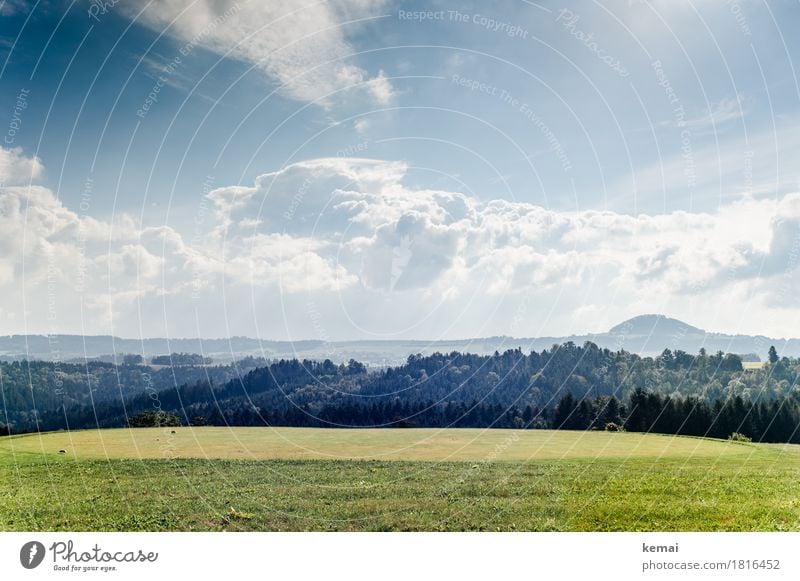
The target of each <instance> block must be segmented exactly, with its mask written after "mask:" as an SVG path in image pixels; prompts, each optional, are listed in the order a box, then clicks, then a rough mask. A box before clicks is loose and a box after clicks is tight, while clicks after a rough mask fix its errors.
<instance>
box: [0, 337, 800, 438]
mask: <svg viewBox="0 0 800 581" xmlns="http://www.w3.org/2000/svg"><path fill="white" fill-rule="evenodd" d="M768 359H769V360H768V362H766V363H765V364H764V365H763V366H761V367H760V368H750V369H745V368H744V367H743V365H742V359H741V357H740V356H738V355H735V354H730V353H728V354H725V353H722V352H717V353H714V354H708V353H706V352H705V351H704V350H701V351H700V352H699V353H698V354H696V355H691V354H688V353H685V352H683V351H671V350H668V349H667V350H664V352H663V353H662V354H661V355H659V356H658V357H641V356H639V355H636V354H634V353H630V352H627V351H624V350H618V351H612V350H609V349H601V348H599V347H597V346H596V345H594V344H593V343H591V342H587V343H585V344H584V345H582V346H578V345H575V344H574V343H570V342H567V343H564V344H561V345H554V346H553V347H552V348H551V349H547V350H543V351H541V352H536V351H531V352H529V353H524V352H523V351H522V350H521V349H511V350H508V351H505V352H504V353H494V354H493V355H472V354H468V353H459V352H452V353H449V354H441V353H435V354H433V355H430V356H421V355H411V356H409V357H408V359H407V361H406V363H405V364H403V365H400V366H396V367H389V368H386V369H381V370H370V369H368V368H367V367H366V366H364V365H363V364H361V363H359V362H357V361H354V360H350V361H349V362H348V363H347V364H344V363H341V364H335V363H333V362H331V361H330V360H325V361H310V360H303V361H299V360H296V359H289V360H279V361H272V362H266V361H263V360H262V361H258V360H248V361H245V362H238V363H236V364H233V365H229V366H192V365H183V364H182V365H173V366H171V367H164V368H161V369H158V370H157V371H153V370H152V369H151V368H149V367H147V366H143V365H130V364H128V365H120V366H113V365H111V364H94V365H91V366H83V368H82V369H81V370H80V373H79V372H78V370H76V369H72V368H69V369H67V368H66V367H67V366H65V365H63V364H62V365H61V369H55V367H54V366H55V365H57V364H51V363H42V362H24V361H23V362H14V363H4V364H2V366H0V379H1V380H2V382H1V383H0V385H2V395H3V411H4V413H5V417H3V416H0V422H2V423H3V424H4V427H3V429H4V431H10V432H13V433H22V432H28V431H34V430H43V431H44V430H54V429H79V428H90V427H98V426H99V427H119V426H125V425H129V424H131V425H148V422H151V423H152V422H155V423H160V422H165V421H167V420H168V421H170V422H172V423H175V422H177V423H178V424H185V425H188V424H193V425H206V424H210V425H237V426H242V425H254V426H263V425H272V426H319V427H381V426H386V427H493V428H533V429H535V428H558V429H579V430H583V429H625V430H628V431H653V432H659V433H675V434H678V433H679V434H690V435H709V436H714V437H723V438H725V437H729V436H731V435H732V434H734V433H737V434H741V435H743V436H745V437H749V438H753V439H754V440H763V441H773V442H787V441H797V438H798V430H797V427H798V425H800V407H799V404H800V393H799V391H798V389H797V385H796V381H797V377H798V373H799V372H800V360H798V359H790V358H786V357H784V358H779V357H778V356H777V354H776V352H775V350H774V349H770V353H769V358H768ZM182 363H183V362H182ZM56 381H57V382H58V384H57V383H56Z"/></svg>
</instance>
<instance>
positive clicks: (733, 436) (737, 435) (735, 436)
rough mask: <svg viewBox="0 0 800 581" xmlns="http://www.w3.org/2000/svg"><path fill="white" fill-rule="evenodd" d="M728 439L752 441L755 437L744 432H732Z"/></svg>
mask: <svg viewBox="0 0 800 581" xmlns="http://www.w3.org/2000/svg"><path fill="white" fill-rule="evenodd" d="M728 439H729V440H731V441H732V442H752V441H753V438H751V437H750V436H745V435H744V434H740V433H739V432H734V433H732V434H731V435H730V436H728Z"/></svg>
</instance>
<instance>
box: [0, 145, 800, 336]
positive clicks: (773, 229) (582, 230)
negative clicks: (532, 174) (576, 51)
mask: <svg viewBox="0 0 800 581" xmlns="http://www.w3.org/2000/svg"><path fill="white" fill-rule="evenodd" d="M406 171H407V167H406V165H405V164H404V163H402V162H396V161H380V160H372V159H345V158H335V159H331V158H325V159H315V160H307V161H303V162H299V163H296V164H293V165H290V166H287V167H285V168H282V169H280V170H278V171H274V172H271V173H267V174H264V175H262V176H261V177H259V178H258V179H257V180H256V181H255V183H254V184H253V185H252V186H236V187H226V188H219V189H217V190H214V191H212V192H210V193H208V198H209V200H210V201H211V203H212V204H213V209H214V211H213V212H212V213H210V214H209V215H208V220H207V221H206V224H205V225H204V228H205V230H204V231H203V232H202V233H201V235H195V236H192V237H190V236H189V235H188V233H185V232H179V231H177V230H176V229H174V228H172V227H170V226H168V225H162V226H159V227H141V226H138V225H137V224H136V223H135V222H134V221H133V220H132V219H131V218H129V217H126V216H119V217H117V218H116V219H115V220H114V221H103V220H99V219H95V218H90V217H86V216H80V215H78V214H76V213H75V212H73V211H71V210H70V209H68V208H66V207H65V206H64V205H63V204H62V203H61V202H60V201H59V200H58V199H57V198H56V197H55V196H54V195H53V193H52V192H50V191H49V190H47V189H46V188H43V187H40V186H24V187H5V188H2V189H0V292H3V293H4V296H5V297H6V299H5V300H4V310H3V312H2V313H0V318H3V320H4V324H6V325H7V326H8V328H9V329H14V330H15V331H23V330H24V329H28V330H32V329H33V330H37V331H39V332H50V329H51V327H52V328H53V330H59V331H70V332H75V331H76V330H78V329H80V330H82V331H84V332H112V331H114V330H117V332H119V333H121V334H128V335H135V334H138V333H142V334H145V335H159V334H161V335H163V334H167V335H175V334H181V335H205V336H220V335H234V334H258V335H261V336H264V337H291V338H321V337H324V338H336V337H364V336H368V337H392V336H416V337H437V336H442V335H443V336H479V335H491V334H516V335H518V336H520V335H521V336H525V335H528V336H532V335H537V334H541V332H542V331H541V327H538V326H537V325H538V324H543V322H544V321H546V322H548V324H550V325H557V326H558V327H559V329H560V330H561V331H562V332H563V331H564V330H570V331H572V330H574V331H586V330H587V329H591V330H597V328H598V327H597V325H598V324H601V322H602V323H603V324H604V323H606V322H607V323H612V324H613V323H616V322H618V321H619V320H620V319H622V318H624V317H626V316H631V315H634V314H638V313H641V312H643V311H646V312H651V311H656V312H658V311H666V312H669V313H670V314H672V315H676V316H681V315H682V316H684V317H685V318H687V319H689V320H691V321H692V322H694V323H696V324H703V323H704V319H703V316H702V314H703V313H706V314H707V313H709V312H710V308H709V305H716V306H719V305H725V304H730V305H731V307H732V308H735V312H736V313H737V316H739V314H740V315H741V316H743V317H749V316H751V314H750V313H752V317H755V318H754V319H753V321H752V322H753V324H755V323H759V324H760V325H761V326H759V327H756V329H759V330H762V331H763V332H768V331H769V330H770V329H769V328H766V329H765V328H764V326H763V323H764V321H768V324H773V325H778V324H780V321H781V320H782V318H783V319H784V320H785V312H784V311H786V310H787V309H788V310H790V311H792V312H794V311H793V310H796V309H797V308H798V307H800V305H798V304H797V300H796V298H795V297H796V296H798V292H795V291H797V290H800V281H798V280H797V277H796V266H797V264H796V263H797V261H798V260H799V259H800V194H790V195H787V196H784V197H783V198H781V199H779V200H763V199H762V200H757V199H753V198H749V197H746V198H742V199H740V200H739V201H737V202H735V203H731V204H728V205H726V206H723V207H721V208H720V209H719V210H718V211H716V212H714V213H687V212H673V213H669V214H660V215H644V214H642V215H627V214H618V213H614V212H601V211H591V210H586V211H575V212H558V211H553V210H549V209H547V208H543V207H540V206H536V205H533V204H527V203H523V202H515V201H509V200H504V199H495V200H490V201H487V202H483V201H480V200H478V199H476V198H474V197H471V196H468V195H465V194H463V193H460V192H451V191H442V190H436V189H417V188H411V187H408V186H407V185H405V183H404V177H405V173H406ZM747 301H751V302H753V301H754V302H755V303H756V304H758V305H760V306H761V307H762V309H752V310H750V311H747V312H743V311H742V309H741V305H743V304H746V303H747ZM52 305H56V307H53V306H52ZM53 308H56V309H57V311H58V313H57V316H53V315H52V314H51V310H52V309H53ZM693 309H699V311H700V316H698V314H697V312H695V311H694V310H693ZM731 312H734V311H731ZM587 313H591V320H585V319H586V317H587V316H588V315H587ZM765 315H767V316H765ZM706 316H710V315H708V314H707V315H706ZM770 317H772V318H770ZM756 319H757V320H756ZM20 321H24V322H25V325H24V326H22V327H20ZM737 321H738V322H741V321H740V320H739V319H737ZM769 321H772V322H771V323H769ZM87 325H88V326H87ZM705 326H707V327H709V328H718V327H719V324H716V325H715V324H714V323H713V321H711V322H708V321H706V325H705ZM120 329H122V330H123V331H120ZM772 330H773V331H774V330H775V329H772ZM776 334H786V333H785V332H784V333H776Z"/></svg>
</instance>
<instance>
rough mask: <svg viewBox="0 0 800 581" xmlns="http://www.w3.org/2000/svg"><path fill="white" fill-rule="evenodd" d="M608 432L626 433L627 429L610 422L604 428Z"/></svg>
mask: <svg viewBox="0 0 800 581" xmlns="http://www.w3.org/2000/svg"><path fill="white" fill-rule="evenodd" d="M603 429H604V430H605V431H606V432H624V431H625V428H623V427H622V426H620V425H619V424H617V423H614V422H608V423H607V424H606V426H605V428H603Z"/></svg>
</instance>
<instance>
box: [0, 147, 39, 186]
mask: <svg viewBox="0 0 800 581" xmlns="http://www.w3.org/2000/svg"><path fill="white" fill-rule="evenodd" d="M43 171H44V166H43V165H42V161H41V160H40V159H39V158H38V157H36V156H33V157H29V156H27V155H25V153H24V152H23V151H22V148H21V147H14V148H11V149H6V148H5V147H0V185H7V186H10V185H20V184H26V183H28V184H29V183H32V182H34V181H36V180H38V179H39V178H40V177H41V175H42V172H43Z"/></svg>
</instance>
